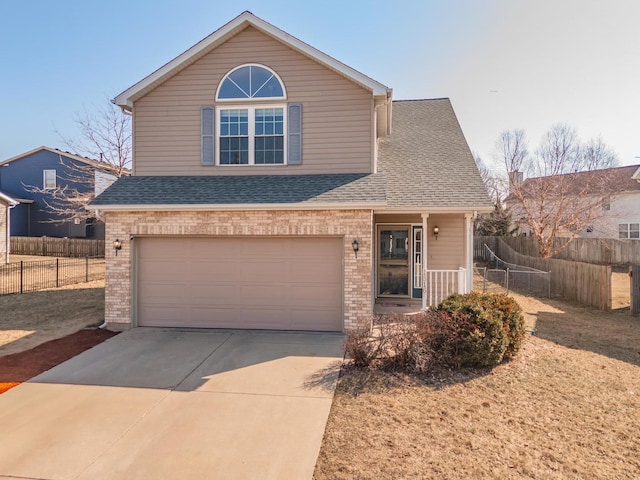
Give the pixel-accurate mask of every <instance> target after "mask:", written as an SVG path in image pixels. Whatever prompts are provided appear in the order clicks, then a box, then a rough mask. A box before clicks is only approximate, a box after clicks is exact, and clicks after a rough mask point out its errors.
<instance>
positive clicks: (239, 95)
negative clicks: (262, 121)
mask: <svg viewBox="0 0 640 480" xmlns="http://www.w3.org/2000/svg"><path fill="white" fill-rule="evenodd" d="M272 98H273V99H276V98H277V99H285V98H286V93H285V89H284V85H283V84H282V80H280V77H279V76H278V74H277V73H276V72H274V71H273V70H271V69H270V68H267V67H265V66H263V65H256V64H249V65H241V66H239V67H236V68H234V69H233V70H231V71H230V72H229V73H227V74H226V75H225V77H224V78H223V79H222V82H220V86H219V87H218V92H217V94H216V100H251V99H260V100H264V99H272Z"/></svg>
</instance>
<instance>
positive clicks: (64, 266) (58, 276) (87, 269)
mask: <svg viewBox="0 0 640 480" xmlns="http://www.w3.org/2000/svg"><path fill="white" fill-rule="evenodd" d="M103 278H104V258H88V257H85V258H55V259H53V260H37V261H34V262H16V263H10V264H8V265H0V295H9V294H12V293H27V292H35V291H38V290H44V289H46V288H57V287H63V286H65V285H74V284H77V283H86V282H91V281H93V280H102V279H103Z"/></svg>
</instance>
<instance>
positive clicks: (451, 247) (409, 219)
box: [373, 213, 473, 314]
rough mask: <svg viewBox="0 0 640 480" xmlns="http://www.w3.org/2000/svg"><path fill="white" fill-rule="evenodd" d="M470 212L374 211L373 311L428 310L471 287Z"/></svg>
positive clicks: (471, 243)
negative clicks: (376, 212) (398, 212)
mask: <svg viewBox="0 0 640 480" xmlns="http://www.w3.org/2000/svg"><path fill="white" fill-rule="evenodd" d="M472 219H473V214H472V213H437V214H428V213H413V214H388V213H379V214H375V215H374V222H375V242H374V249H375V252H374V270H375V275H374V278H375V299H374V309H373V310H374V313H375V314H380V313H412V312H417V311H420V310H426V309H427V308H429V307H431V306H435V305H437V304H438V303H440V302H441V301H442V300H443V299H444V298H446V297H447V296H449V295H451V294H453V293H467V292H469V291H471V289H472V286H473V285H472V275H471V274H470V273H469V272H472V258H473V255H472V252H473V236H472V235H473V233H472Z"/></svg>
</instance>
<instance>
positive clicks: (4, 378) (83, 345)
mask: <svg viewBox="0 0 640 480" xmlns="http://www.w3.org/2000/svg"><path fill="white" fill-rule="evenodd" d="M116 334H117V333H115V332H110V331H108V330H80V331H78V332H76V333H72V334H71V335H67V336H66V337H62V338H58V339H56V340H51V341H49V342H46V343H43V344H40V345H38V346H37V347H35V348H32V349H31V350H27V351H25V352H20V353H14V354H11V355H5V356H4V357H0V393H4V392H6V391H7V390H9V389H10V388H13V387H15V386H16V385H20V384H21V383H22V382H26V381H27V380H29V379H30V378H33V377H35V376H36V375H39V374H41V373H42V372H46V371H47V370H49V369H51V368H53V367H55V366H56V365H58V364H60V363H62V362H64V361H66V360H69V359H70V358H72V357H75V356H76V355H78V354H80V353H82V352H84V351H85V350H89V349H90V348H91V347H94V346H95V345H98V344H99V343H102V342H104V341H105V340H107V339H109V338H111V337H113V336H114V335H116Z"/></svg>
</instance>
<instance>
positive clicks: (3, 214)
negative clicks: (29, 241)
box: [0, 192, 18, 263]
mask: <svg viewBox="0 0 640 480" xmlns="http://www.w3.org/2000/svg"><path fill="white" fill-rule="evenodd" d="M16 205H18V201H17V200H14V199H13V198H11V197H10V196H9V195H6V194H4V193H2V192H0V262H1V263H9V250H10V245H11V242H10V236H9V228H10V224H11V217H10V214H9V211H10V210H11V209H12V208H13V207H15V206H16Z"/></svg>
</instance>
